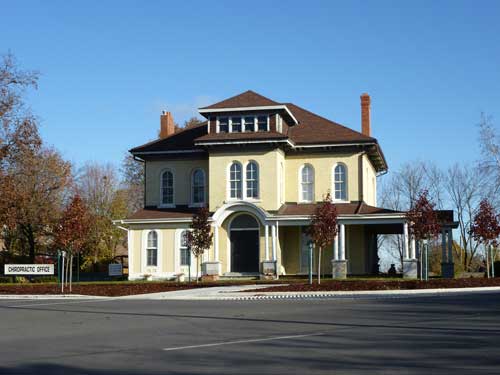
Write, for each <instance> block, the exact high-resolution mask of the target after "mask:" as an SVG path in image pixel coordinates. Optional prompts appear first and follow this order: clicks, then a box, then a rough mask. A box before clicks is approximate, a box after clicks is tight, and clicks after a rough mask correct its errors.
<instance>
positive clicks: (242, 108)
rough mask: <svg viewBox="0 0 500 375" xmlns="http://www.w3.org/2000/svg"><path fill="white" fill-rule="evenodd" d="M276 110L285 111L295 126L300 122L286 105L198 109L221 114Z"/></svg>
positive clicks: (203, 111)
mask: <svg viewBox="0 0 500 375" xmlns="http://www.w3.org/2000/svg"><path fill="white" fill-rule="evenodd" d="M275 109H284V110H285V111H286V113H288V115H289V116H290V117H291V118H292V120H293V122H294V123H295V124H298V123H299V122H298V121H297V119H296V118H295V116H294V115H293V114H292V112H291V111H290V110H289V109H288V107H287V106H286V105H283V104H281V105H263V106H257V107H233V108H198V112H200V113H202V114H203V113H220V112H241V111H266V110H268V111H269V110H271V111H272V110H275Z"/></svg>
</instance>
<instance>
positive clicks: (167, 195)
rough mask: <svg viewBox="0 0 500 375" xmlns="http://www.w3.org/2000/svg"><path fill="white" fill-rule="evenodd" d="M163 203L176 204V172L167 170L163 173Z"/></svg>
mask: <svg viewBox="0 0 500 375" xmlns="http://www.w3.org/2000/svg"><path fill="white" fill-rule="evenodd" d="M161 203H162V204H174V174H173V173H172V171H165V172H163V173H162V175H161Z"/></svg>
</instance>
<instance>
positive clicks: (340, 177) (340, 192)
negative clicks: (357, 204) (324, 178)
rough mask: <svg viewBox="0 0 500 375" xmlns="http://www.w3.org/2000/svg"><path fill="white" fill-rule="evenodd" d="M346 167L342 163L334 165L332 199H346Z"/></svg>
mask: <svg viewBox="0 0 500 375" xmlns="http://www.w3.org/2000/svg"><path fill="white" fill-rule="evenodd" d="M346 171H347V168H346V166H345V165H344V164H337V165H336V166H335V170H334V172H333V174H334V186H333V188H334V199H335V200H338V201H345V200H347V174H346Z"/></svg>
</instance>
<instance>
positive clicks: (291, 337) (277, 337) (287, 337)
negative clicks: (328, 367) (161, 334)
mask: <svg viewBox="0 0 500 375" xmlns="http://www.w3.org/2000/svg"><path fill="white" fill-rule="evenodd" d="M321 335H324V333H310V334H305V335H293V336H275V337H264V338H260V339H247V340H236V341H223V342H214V343H211V344H201V345H188V346H176V347H172V348H163V349H162V350H164V351H166V352H171V351H174V350H184V349H195V348H209V347H212V346H222V345H233V344H246V343H249V342H262V341H272V340H288V339H297V338H301V337H311V336H321Z"/></svg>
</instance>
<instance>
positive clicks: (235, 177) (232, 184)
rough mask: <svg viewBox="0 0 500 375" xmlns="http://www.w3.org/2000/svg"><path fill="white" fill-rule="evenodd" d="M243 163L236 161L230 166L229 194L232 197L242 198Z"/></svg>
mask: <svg viewBox="0 0 500 375" xmlns="http://www.w3.org/2000/svg"><path fill="white" fill-rule="evenodd" d="M241 187H242V183H241V164H240V163H237V162H234V163H233V164H231V167H230V168H229V196H230V198H231V199H241V196H242V195H241Z"/></svg>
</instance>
